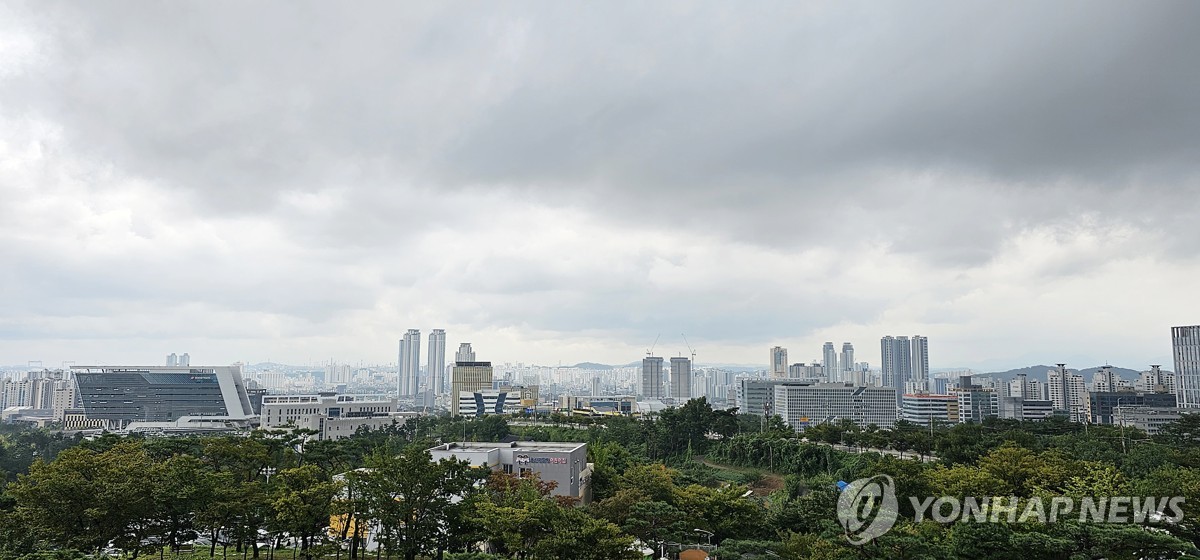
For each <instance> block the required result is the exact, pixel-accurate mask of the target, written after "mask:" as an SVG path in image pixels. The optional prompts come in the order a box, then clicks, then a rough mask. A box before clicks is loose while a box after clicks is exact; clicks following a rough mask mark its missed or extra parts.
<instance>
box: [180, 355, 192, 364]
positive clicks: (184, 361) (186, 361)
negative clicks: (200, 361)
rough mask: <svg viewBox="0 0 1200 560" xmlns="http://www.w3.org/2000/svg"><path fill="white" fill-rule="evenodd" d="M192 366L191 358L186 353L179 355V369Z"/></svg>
mask: <svg viewBox="0 0 1200 560" xmlns="http://www.w3.org/2000/svg"><path fill="white" fill-rule="evenodd" d="M191 365H192V357H191V356H189V355H188V353H187V352H184V353H183V354H180V355H179V367H189V366H191Z"/></svg>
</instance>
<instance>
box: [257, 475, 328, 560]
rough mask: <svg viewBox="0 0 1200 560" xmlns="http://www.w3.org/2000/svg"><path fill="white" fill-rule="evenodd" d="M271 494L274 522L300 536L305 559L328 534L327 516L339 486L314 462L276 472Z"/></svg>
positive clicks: (282, 528) (302, 554)
mask: <svg viewBox="0 0 1200 560" xmlns="http://www.w3.org/2000/svg"><path fill="white" fill-rule="evenodd" d="M275 481H276V487H275V490H274V493H273V495H272V498H273V500H272V506H273V507H274V512H275V517H274V524H275V526H276V527H277V528H278V529H279V530H281V531H285V532H287V533H288V534H290V535H292V536H293V537H297V538H299V539H300V554H301V556H302V557H304V558H305V559H307V560H311V558H312V557H313V552H312V551H313V548H314V547H315V546H317V545H318V544H321V543H322V542H323V541H324V537H325V536H326V535H327V534H328V533H327V529H328V527H329V517H330V514H331V506H332V503H333V499H334V497H335V496H336V495H337V493H338V490H339V489H340V485H339V484H338V483H336V482H333V481H331V480H329V479H327V478H326V477H325V476H324V473H323V472H322V471H321V469H320V468H319V467H317V466H316V465H304V466H302V467H297V468H294V469H285V470H282V471H279V473H278V474H277V475H275Z"/></svg>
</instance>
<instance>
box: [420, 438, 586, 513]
mask: <svg viewBox="0 0 1200 560" xmlns="http://www.w3.org/2000/svg"><path fill="white" fill-rule="evenodd" d="M429 453H430V455H432V457H433V460H434V461H440V460H443V459H455V460H459V461H467V462H469V463H470V464H471V466H473V467H481V468H488V469H491V470H493V471H496V472H503V473H506V474H514V475H518V476H531V475H537V477H538V479H539V480H541V481H542V482H553V483H554V485H555V486H554V489H553V490H552V491H551V494H552V495H554V496H566V497H571V498H578V499H579V500H580V501H582V502H583V503H585V504H586V503H588V502H591V499H592V497H591V477H592V465H591V464H590V463H588V462H587V444H586V443H561V442H543V441H517V442H511V443H487V442H461V441H459V442H452V443H446V444H442V445H439V446H437V447H434V448H432V449H430V450H429Z"/></svg>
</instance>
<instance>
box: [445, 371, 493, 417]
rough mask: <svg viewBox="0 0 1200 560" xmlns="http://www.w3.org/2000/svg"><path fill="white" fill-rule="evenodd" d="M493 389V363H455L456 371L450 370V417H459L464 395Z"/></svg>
mask: <svg viewBox="0 0 1200 560" xmlns="http://www.w3.org/2000/svg"><path fill="white" fill-rule="evenodd" d="M491 388H492V363H491V362H455V364H454V369H451V370H450V416H458V415H459V401H460V399H461V398H462V396H463V395H471V394H474V393H478V392H481V391H483V390H485V389H491Z"/></svg>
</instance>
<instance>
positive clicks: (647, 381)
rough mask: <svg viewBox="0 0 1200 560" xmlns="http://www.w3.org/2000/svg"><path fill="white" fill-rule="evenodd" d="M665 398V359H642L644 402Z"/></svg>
mask: <svg viewBox="0 0 1200 560" xmlns="http://www.w3.org/2000/svg"><path fill="white" fill-rule="evenodd" d="M662 398H663V359H662V358H660V357H658V356H646V357H645V358H642V400H647V401H656V400H660V399H662Z"/></svg>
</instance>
